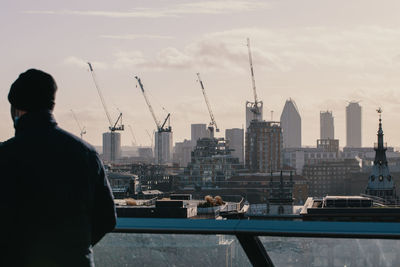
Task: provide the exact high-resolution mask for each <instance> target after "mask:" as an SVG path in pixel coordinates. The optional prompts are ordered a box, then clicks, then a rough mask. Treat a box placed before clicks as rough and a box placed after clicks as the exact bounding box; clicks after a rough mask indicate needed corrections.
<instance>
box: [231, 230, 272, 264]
mask: <svg viewBox="0 0 400 267" xmlns="http://www.w3.org/2000/svg"><path fill="white" fill-rule="evenodd" d="M236 237H237V239H238V240H239V243H240V245H241V246H242V248H243V250H244V252H245V253H246V255H247V258H248V259H249V260H250V262H251V264H252V265H253V266H254V267H258V266H260V267H261V266H263V267H264V266H267V267H273V266H274V264H273V263H272V260H271V258H270V257H269V255H268V253H267V251H266V250H265V247H264V245H263V244H262V243H261V241H260V239H259V238H258V236H256V235H251V234H236Z"/></svg>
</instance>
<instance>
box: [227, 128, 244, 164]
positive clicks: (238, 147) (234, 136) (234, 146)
mask: <svg viewBox="0 0 400 267" xmlns="http://www.w3.org/2000/svg"><path fill="white" fill-rule="evenodd" d="M225 139H226V141H228V145H229V149H231V150H232V151H231V154H232V156H233V157H235V158H238V159H239V162H240V163H243V162H244V130H243V129H240V128H233V129H226V130H225Z"/></svg>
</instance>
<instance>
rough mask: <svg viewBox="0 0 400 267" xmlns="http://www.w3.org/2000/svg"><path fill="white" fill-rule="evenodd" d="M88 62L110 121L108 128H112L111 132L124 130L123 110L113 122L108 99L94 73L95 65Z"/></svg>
mask: <svg viewBox="0 0 400 267" xmlns="http://www.w3.org/2000/svg"><path fill="white" fill-rule="evenodd" d="M87 64H88V65H89V70H90V74H91V75H92V79H93V82H94V85H95V87H96V89H97V93H98V94H99V97H100V101H101V104H102V105H103V109H104V112H105V113H106V116H107V119H108V122H109V127H108V128H109V129H110V131H111V132H115V131H123V130H124V125H123V124H122V113H121V112H120V113H119V116H118V118H117V120H116V121H115V123H113V122H112V120H111V116H110V113H109V112H108V109H107V105H106V101H105V100H104V97H103V94H102V93H101V90H100V86H99V84H98V82H97V78H96V75H95V73H94V70H93V66H92V64H91V63H90V62H88V63H87ZM118 123H120V124H119V125H118Z"/></svg>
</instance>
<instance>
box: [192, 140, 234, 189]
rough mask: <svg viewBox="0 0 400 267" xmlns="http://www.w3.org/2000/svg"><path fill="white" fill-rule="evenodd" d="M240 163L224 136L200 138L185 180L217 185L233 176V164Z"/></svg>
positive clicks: (201, 184) (198, 184) (204, 184)
mask: <svg viewBox="0 0 400 267" xmlns="http://www.w3.org/2000/svg"><path fill="white" fill-rule="evenodd" d="M238 163H239V160H238V159H237V158H234V157H232V155H231V151H230V150H229V149H228V147H227V144H226V141H225V140H224V139H223V138H218V139H216V138H202V139H199V140H197V144H196V147H195V148H194V150H193V151H192V157H191V162H190V163H189V164H188V166H187V167H186V168H185V171H184V182H185V183H187V184H190V185H195V186H211V187H213V186H216V185H218V184H219V182H223V181H226V180H228V179H230V178H231V177H232V175H233V173H234V170H233V166H234V165H236V164H238Z"/></svg>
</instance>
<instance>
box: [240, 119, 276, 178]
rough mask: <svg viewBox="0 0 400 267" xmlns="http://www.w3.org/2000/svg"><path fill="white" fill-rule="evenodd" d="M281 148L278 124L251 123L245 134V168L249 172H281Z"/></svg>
mask: <svg viewBox="0 0 400 267" xmlns="http://www.w3.org/2000/svg"><path fill="white" fill-rule="evenodd" d="M282 146H283V145H282V128H281V126H280V124H279V122H271V121H252V122H251V123H250V126H249V128H248V129H247V132H246V152H245V165H246V168H247V169H249V170H250V171H251V172H273V171H278V170H281V168H282V165H283V164H282V163H283V153H282Z"/></svg>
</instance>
